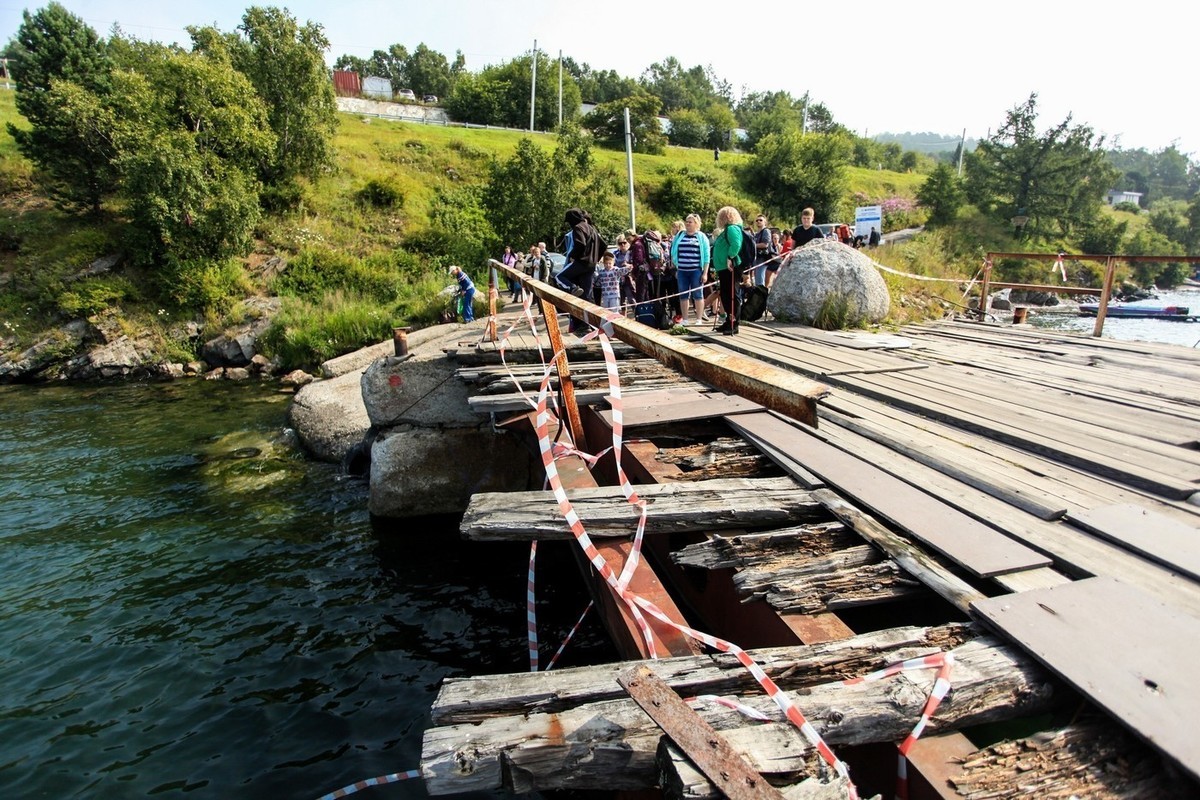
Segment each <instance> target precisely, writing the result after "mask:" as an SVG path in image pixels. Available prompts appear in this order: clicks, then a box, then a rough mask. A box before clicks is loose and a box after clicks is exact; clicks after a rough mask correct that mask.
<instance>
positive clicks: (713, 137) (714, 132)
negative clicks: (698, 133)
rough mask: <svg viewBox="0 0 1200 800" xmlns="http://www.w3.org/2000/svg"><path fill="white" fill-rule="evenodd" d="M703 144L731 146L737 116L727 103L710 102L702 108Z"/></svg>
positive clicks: (728, 147)
mask: <svg viewBox="0 0 1200 800" xmlns="http://www.w3.org/2000/svg"><path fill="white" fill-rule="evenodd" d="M704 125H705V128H706V130H705V134H706V136H705V142H704V143H705V144H706V145H707V146H709V147H724V148H727V149H732V148H733V143H734V142H733V129H734V128H736V127H737V118H736V117H734V115H733V111H732V110H731V109H730V108H729V106H728V105H726V104H725V103H721V102H716V101H714V102H712V103H709V104H708V108H706V109H704Z"/></svg>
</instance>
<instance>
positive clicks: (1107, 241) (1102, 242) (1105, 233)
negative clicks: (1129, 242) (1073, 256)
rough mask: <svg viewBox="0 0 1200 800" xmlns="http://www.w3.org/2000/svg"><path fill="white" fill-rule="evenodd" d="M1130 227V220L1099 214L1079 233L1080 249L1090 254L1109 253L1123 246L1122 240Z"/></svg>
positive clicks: (1101, 254) (1100, 254)
mask: <svg viewBox="0 0 1200 800" xmlns="http://www.w3.org/2000/svg"><path fill="white" fill-rule="evenodd" d="M1128 229H1129V223H1128V222H1122V221H1119V220H1117V219H1116V218H1115V217H1112V216H1108V215H1105V214H1098V215H1097V216H1096V218H1095V219H1093V220H1091V221H1090V222H1088V223H1087V224H1086V225H1085V226H1084V227H1083V230H1081V231H1080V235H1079V250H1080V252H1082V253H1086V254H1089V255H1097V256H1103V255H1109V254H1111V253H1116V252H1117V251H1118V250H1119V249H1120V248H1121V240H1122V239H1124V238H1125V232H1126V231H1127V230H1128Z"/></svg>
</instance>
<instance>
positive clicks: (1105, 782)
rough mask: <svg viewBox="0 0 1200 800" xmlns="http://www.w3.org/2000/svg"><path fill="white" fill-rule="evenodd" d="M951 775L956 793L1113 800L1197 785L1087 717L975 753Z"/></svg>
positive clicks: (985, 798) (1181, 793)
mask: <svg viewBox="0 0 1200 800" xmlns="http://www.w3.org/2000/svg"><path fill="white" fill-rule="evenodd" d="M961 766H962V768H961V771H960V773H959V774H958V775H954V776H951V777H950V783H951V785H952V786H953V787H954V790H955V797H959V798H963V800H994V798H998V797H1033V798H1039V800H1040V798H1047V797H1051V798H1079V800H1115V798H1144V799H1145V800H1156V799H1157V798H1163V797H1195V796H1197V795H1198V794H1200V786H1196V785H1195V784H1194V783H1191V782H1189V781H1186V779H1182V781H1181V778H1182V776H1180V775H1179V774H1178V773H1176V772H1175V770H1171V769H1164V767H1165V766H1166V765H1165V764H1164V763H1163V759H1162V757H1161V756H1159V755H1158V754H1157V753H1155V752H1154V751H1153V750H1151V749H1150V748H1148V747H1146V746H1145V745H1143V744H1142V743H1141V742H1139V741H1137V740H1136V739H1134V738H1133V737H1132V736H1130V735H1129V734H1127V733H1125V732H1124V731H1123V730H1121V729H1120V728H1118V727H1117V726H1115V725H1112V724H1111V723H1109V722H1107V721H1106V720H1097V719H1091V720H1088V721H1085V722H1082V723H1080V724H1077V725H1071V726H1070V727H1067V728H1063V729H1061V730H1057V731H1047V732H1046V733H1041V734H1037V735H1036V736H1031V737H1029V738H1027V739H1017V740H1015V741H1004V742H999V743H997V744H994V745H991V746H990V747H985V748H983V749H982V750H979V751H977V752H974V753H972V754H970V755H968V756H966V757H964V758H963V759H962V761H961Z"/></svg>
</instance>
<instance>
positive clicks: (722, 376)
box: [489, 261, 829, 428]
mask: <svg viewBox="0 0 1200 800" xmlns="http://www.w3.org/2000/svg"><path fill="white" fill-rule="evenodd" d="M489 263H490V264H491V265H492V266H494V267H495V268H496V269H498V270H500V271H502V272H503V273H504V274H505V275H508V276H509V277H512V278H514V279H515V280H519V281H520V282H521V283H522V284H524V286H525V288H526V289H528V290H530V291H532V292H533V293H534V294H535V295H537V297H538V298H540V299H541V301H542V302H543V303H547V304H549V305H552V306H554V307H555V308H557V309H559V310H560V311H565V312H566V313H568V314H570V315H571V316H573V317H575V318H576V319H578V320H582V321H584V322H587V323H589V324H592V325H599V324H600V323H601V321H602V320H603V319H604V314H605V313H606V312H605V310H604V309H603V308H601V307H600V306H597V305H595V304H593V303H589V302H587V301H585V300H581V299H579V298H577V297H573V296H572V295H570V294H567V293H566V292H563V291H560V290H558V289H555V288H554V287H552V286H550V285H549V284H547V283H545V282H543V281H535V280H533V279H532V278H530V277H529V276H528V275H526V274H525V273H523V272H519V271H517V270H515V269H512V268H511V267H507V266H505V265H504V264H501V263H500V262H499V261H490V262H489ZM605 324H607V325H609V326H610V327H611V330H612V335H613V336H614V337H615V338H617V339H620V340H621V341H622V342H625V343H626V344H628V345H629V346H631V347H633V348H635V349H637V350H639V351H640V352H642V353H645V354H646V355H648V356H650V357H651V358H654V359H657V360H658V361H659V362H661V363H663V364H665V365H666V366H668V367H670V368H671V369H673V370H675V371H676V372H679V373H680V374H682V375H686V376H687V377H689V378H694V379H695V380H698V381H701V382H702V383H706V384H708V385H709V386H714V387H716V388H718V389H721V390H723V391H726V392H729V393H730V394H736V395H738V396H739V397H744V398H746V399H747V400H753V401H754V402H756V403H760V404H762V405H764V406H766V407H767V408H769V409H771V410H772V411H778V412H779V413H781V414H784V415H785V416H788V417H791V418H792V419H795V420H797V421H799V422H803V423H805V424H806V425H809V426H811V427H813V428H815V427H817V401H818V400H820V399H821V398H822V397H825V396H826V395H828V394H829V387H827V386H825V385H824V384H821V383H817V382H816V381H812V380H809V379H808V378H805V377H803V376H802V375H798V374H796V373H795V372H790V371H788V370H785V369H783V368H781V367H777V366H775V365H773V364H764V363H763V362H761V361H756V360H755V359H752V358H747V357H746V356H743V355H739V354H737V353H722V352H717V351H715V350H713V349H711V348H709V347H705V346H703V345H698V344H693V343H692V342H688V341H684V340H682V339H680V338H678V337H675V336H671V335H670V334H667V333H664V332H662V331H657V330H654V329H653V328H650V327H647V326H646V325H643V324H642V323H640V322H635V321H633V320H631V319H626V318H624V317H621V318H619V319H614V320H611V321H609V322H606V323H605Z"/></svg>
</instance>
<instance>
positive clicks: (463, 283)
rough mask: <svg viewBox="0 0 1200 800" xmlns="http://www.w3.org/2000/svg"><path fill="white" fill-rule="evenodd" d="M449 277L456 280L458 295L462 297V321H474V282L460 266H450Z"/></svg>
mask: <svg viewBox="0 0 1200 800" xmlns="http://www.w3.org/2000/svg"><path fill="white" fill-rule="evenodd" d="M450 277H452V278H454V280H456V281H458V295H459V297H461V298H462V318H463V322H474V321H475V284H474V282H472V280H471V276H470V275H468V274H467V273H465V272H463V270H462V267H451V268H450Z"/></svg>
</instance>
